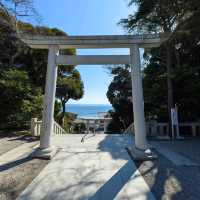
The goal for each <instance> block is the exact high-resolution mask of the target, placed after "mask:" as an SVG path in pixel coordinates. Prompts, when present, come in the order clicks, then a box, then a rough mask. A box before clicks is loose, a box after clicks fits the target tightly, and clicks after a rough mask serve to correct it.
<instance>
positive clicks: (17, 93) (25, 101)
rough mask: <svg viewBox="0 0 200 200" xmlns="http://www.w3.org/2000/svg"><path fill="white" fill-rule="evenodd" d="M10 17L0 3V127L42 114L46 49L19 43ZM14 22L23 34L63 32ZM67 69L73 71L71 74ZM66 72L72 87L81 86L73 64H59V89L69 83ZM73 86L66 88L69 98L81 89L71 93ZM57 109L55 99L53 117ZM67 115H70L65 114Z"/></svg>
mask: <svg viewBox="0 0 200 200" xmlns="http://www.w3.org/2000/svg"><path fill="white" fill-rule="evenodd" d="M11 19H12V16H10V14H9V13H6V12H5V10H4V9H2V8H1V5H0V37H1V40H0V47H1V48H0V56H1V59H0V95H1V98H0V109H1V112H0V128H6V126H7V127H10V128H12V127H13V128H27V126H28V123H29V122H30V119H31V117H37V118H40V119H41V117H42V116H41V115H42V101H43V94H44V88H45V87H44V86H45V79H46V68H47V56H48V51H47V50H35V49H30V48H29V47H27V46H26V45H25V44H23V43H22V42H21V41H20V40H19V39H18V38H17V34H16V32H15V31H16V30H15V29H13V27H12V25H11V24H10V23H11V21H10V20H11ZM17 26H18V28H19V29H20V31H21V32H23V33H27V34H36V35H38V34H39V35H49V36H58V35H59V36H64V35H65V36H66V34H65V33H64V32H63V31H61V30H58V29H56V28H52V29H51V28H48V27H39V26H37V27H34V26H32V25H31V24H29V23H24V22H20V21H18V23H17ZM75 53H76V51H75V50H74V49H65V50H62V51H61V52H60V54H64V55H74V54H75ZM71 71H73V73H72V75H71V74H70V73H71ZM69 72H70V73H69ZM69 74H70V75H71V78H70V84H72V86H71V85H70V87H73V88H74V89H75V87H76V86H78V84H79V86H80V87H82V88H83V83H82V82H81V79H80V74H79V73H78V72H77V71H76V70H75V69H74V66H68V67H66V66H59V71H58V82H59V83H63V84H61V86H62V88H63V90H66V89H65V86H69V84H67V85H66V79H67V76H68V75H69ZM72 79H73V80H74V81H72ZM79 80H80V83H79V82H78V81H79ZM73 88H71V92H70V95H71V96H72V98H74V99H78V98H81V96H82V93H83V92H82V91H79V90H78V89H77V90H75V91H74V93H73V91H72V90H73ZM71 93H72V94H71ZM65 94H66V93H65ZM70 98H71V97H70ZM60 111H61V103H59V102H57V101H56V103H55V118H56V119H57V118H59V117H58V116H59V115H60ZM65 118H67V117H65ZM70 119H71V117H69V120H70ZM67 120H68V119H67ZM67 123H68V122H67Z"/></svg>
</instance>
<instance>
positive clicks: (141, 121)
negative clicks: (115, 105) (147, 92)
mask: <svg viewBox="0 0 200 200" xmlns="http://www.w3.org/2000/svg"><path fill="white" fill-rule="evenodd" d="M130 59H131V62H130V63H131V78H132V97H133V111H134V128H135V147H136V148H137V149H140V150H146V149H147V148H148V147H147V140H146V127H145V117H144V99H143V87H142V76H141V63H140V51H139V46H138V45H137V44H135V45H133V47H131V48H130Z"/></svg>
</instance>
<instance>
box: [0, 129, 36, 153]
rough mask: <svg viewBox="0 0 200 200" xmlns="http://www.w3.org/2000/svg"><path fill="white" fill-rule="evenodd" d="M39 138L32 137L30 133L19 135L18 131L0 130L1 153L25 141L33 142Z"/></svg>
mask: <svg viewBox="0 0 200 200" xmlns="http://www.w3.org/2000/svg"><path fill="white" fill-rule="evenodd" d="M36 140H38V138H35V137H31V136H30V135H27V134H25V135H23V134H22V135H17V133H5V132H4V133H2V132H0V155H2V154H4V153H6V152H8V151H10V150H11V149H14V148H16V147H18V146H20V145H22V144H24V143H27V142H33V141H36Z"/></svg>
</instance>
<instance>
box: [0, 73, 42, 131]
mask: <svg viewBox="0 0 200 200" xmlns="http://www.w3.org/2000/svg"><path fill="white" fill-rule="evenodd" d="M0 96H1V101H0V108H1V112H0V124H1V125H2V126H3V127H2V128H11V127H15V128H20V127H26V125H27V122H28V121H30V118H31V117H40V115H41V110H42V99H43V97H42V94H41V90H40V88H36V87H33V85H31V84H30V81H29V77H28V74H27V72H26V71H21V70H17V69H9V70H7V71H4V72H3V73H2V75H1V77H0Z"/></svg>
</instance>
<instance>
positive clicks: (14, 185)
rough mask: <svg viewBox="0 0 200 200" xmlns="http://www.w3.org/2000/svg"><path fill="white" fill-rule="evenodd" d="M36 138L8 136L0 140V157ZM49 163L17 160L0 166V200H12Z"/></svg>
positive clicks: (37, 160)
mask: <svg viewBox="0 0 200 200" xmlns="http://www.w3.org/2000/svg"><path fill="white" fill-rule="evenodd" d="M35 140H36V138H32V137H30V136H27V135H25V136H16V135H12V134H11V135H9V136H8V137H1V139H0V155H2V154H3V153H5V152H7V151H9V150H11V149H14V148H15V147H17V146H19V145H21V144H24V143H26V142H33V141H35ZM48 162H49V161H47V160H40V159H32V158H30V157H25V158H19V159H18V160H17V161H13V162H11V163H7V164H4V165H1V166H0V200H14V199H16V198H17V196H18V195H19V194H20V193H21V192H22V191H23V190H24V189H25V188H26V187H27V186H28V185H29V184H30V183H31V182H32V180H33V179H34V178H35V177H36V176H37V175H38V174H39V173H40V171H41V170H42V169H43V168H44V167H45V166H46V165H47V163H48Z"/></svg>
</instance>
